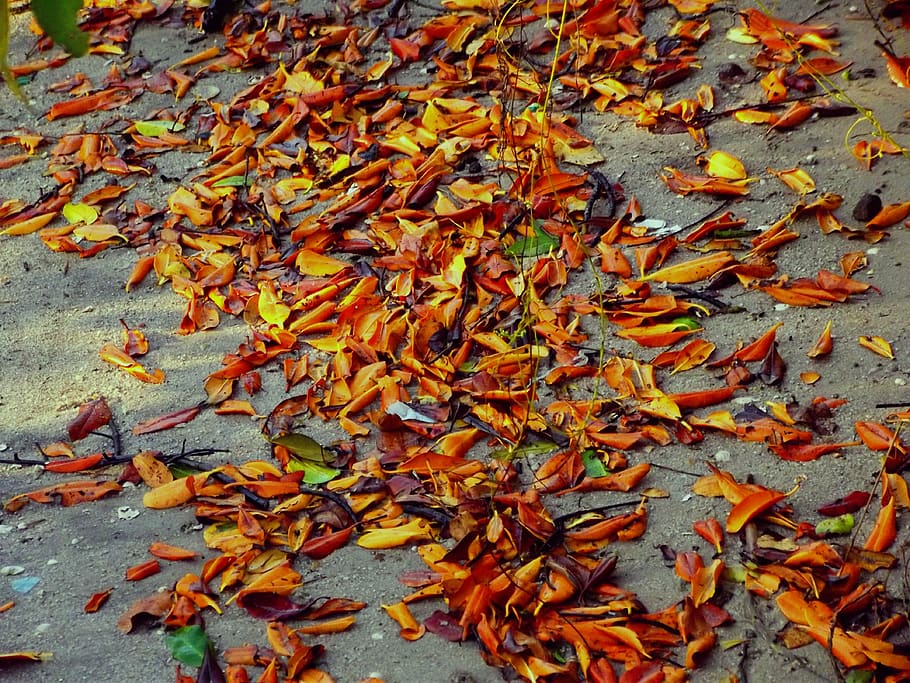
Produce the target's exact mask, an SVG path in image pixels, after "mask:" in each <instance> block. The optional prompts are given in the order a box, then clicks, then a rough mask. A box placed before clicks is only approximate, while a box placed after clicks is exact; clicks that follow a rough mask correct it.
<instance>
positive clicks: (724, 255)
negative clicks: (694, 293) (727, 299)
mask: <svg viewBox="0 0 910 683" xmlns="http://www.w3.org/2000/svg"><path fill="white" fill-rule="evenodd" d="M735 261H736V259H735V258H734V257H733V254H731V253H730V252H729V251H718V252H716V253H713V254H708V255H707V256H701V257H699V258H695V259H692V260H691V261H686V262H684V263H677V264H676V265H673V266H667V267H666V268H661V269H660V270H655V271H654V272H653V273H651V274H650V275H646V276H644V277H643V278H641V279H642V280H644V281H647V280H657V281H658V282H670V283H673V284H688V283H691V282H698V281H699V280H705V279H707V278H709V277H711V276H712V275H714V274H715V273H716V272H717V271H719V270H720V269H721V268H725V267H727V266H729V265H730V264H732V263H734V262H735Z"/></svg>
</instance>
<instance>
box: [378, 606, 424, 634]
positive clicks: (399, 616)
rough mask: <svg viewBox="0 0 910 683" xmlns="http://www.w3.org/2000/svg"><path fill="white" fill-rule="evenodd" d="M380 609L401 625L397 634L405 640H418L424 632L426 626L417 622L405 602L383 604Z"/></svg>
mask: <svg viewBox="0 0 910 683" xmlns="http://www.w3.org/2000/svg"><path fill="white" fill-rule="evenodd" d="M382 609H384V610H385V611H386V614H388V615H389V616H390V617H392V619H394V620H395V621H396V622H397V623H398V625H399V626H400V627H401V630H400V631H399V635H400V636H401V637H402V638H404V639H405V640H418V639H419V638H421V637H422V636H423V634H424V633H426V630H427V629H426V626H424V625H423V624H419V623H417V620H416V619H415V618H414V615H413V614H411V610H409V609H408V606H407V605H406V604H405V603H403V602H396V603H395V604H394V605H383V606H382Z"/></svg>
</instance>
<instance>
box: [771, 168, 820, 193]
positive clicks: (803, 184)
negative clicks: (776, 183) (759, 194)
mask: <svg viewBox="0 0 910 683" xmlns="http://www.w3.org/2000/svg"><path fill="white" fill-rule="evenodd" d="M768 173H772V174H774V175H775V176H777V178H778V179H779V180H780V181H781V182H782V183H783V184H784V185H786V186H787V187H789V188H790V189H791V190H793V191H794V192H797V193H799V194H801V195H803V194H808V193H810V192H815V181H814V180H813V179H812V176H810V175H809V174H808V173H807V172H806V171H804V170H803V169H801V168H791V169H787V170H786V171H775V170H774V169H773V168H769V169H768Z"/></svg>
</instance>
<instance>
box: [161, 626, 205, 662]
mask: <svg viewBox="0 0 910 683" xmlns="http://www.w3.org/2000/svg"><path fill="white" fill-rule="evenodd" d="M165 643H167V646H168V649H169V650H170V651H171V657H173V658H174V659H176V660H177V661H178V662H182V663H184V664H188V665H190V666H202V660H203V659H205V651H206V650H208V649H209V646H210V643H209V639H208V636H206V635H205V630H203V628H202V627H201V626H195V625H194V626H183V627H181V628H178V629H177V630H176V631H174V632H173V633H168V634H167V636H165Z"/></svg>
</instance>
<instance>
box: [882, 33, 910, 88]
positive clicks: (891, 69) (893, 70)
mask: <svg viewBox="0 0 910 683" xmlns="http://www.w3.org/2000/svg"><path fill="white" fill-rule="evenodd" d="M875 44H876V45H878V46H879V47H880V48H882V57H884V58H885V65H886V67H887V69H888V75H889V76H890V77H891V80H892V81H894V84H895V85H896V86H897V87H898V88H910V57H898V56H897V55H896V54H894V53H893V52H891V50H889V49H888V48H887V47H886V46H885V45H883V44H882V43H879V42H878V41H875Z"/></svg>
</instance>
